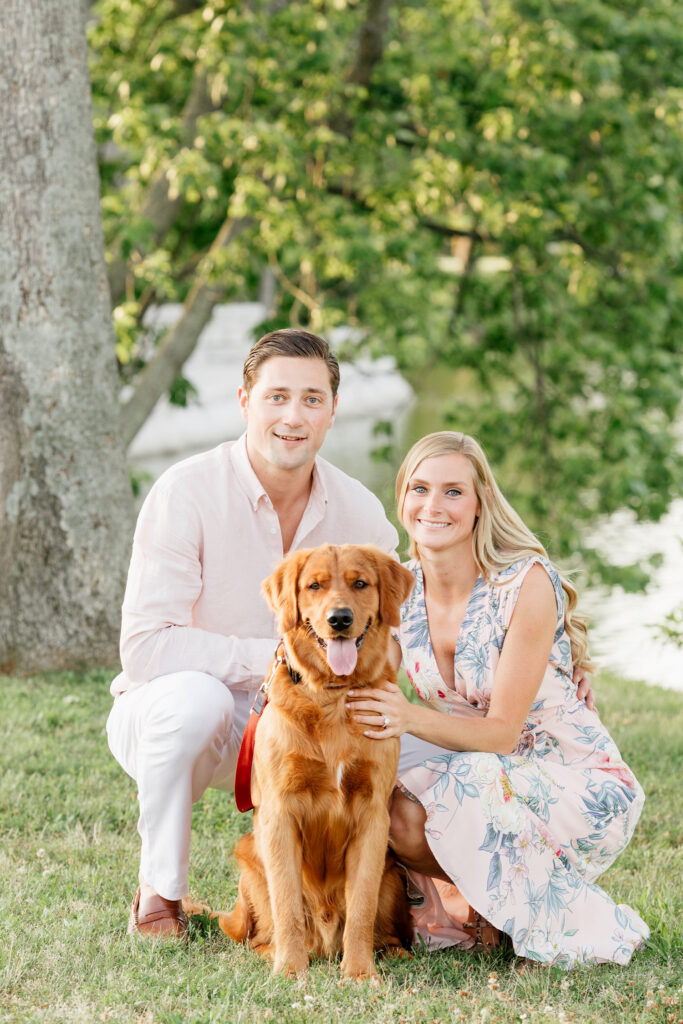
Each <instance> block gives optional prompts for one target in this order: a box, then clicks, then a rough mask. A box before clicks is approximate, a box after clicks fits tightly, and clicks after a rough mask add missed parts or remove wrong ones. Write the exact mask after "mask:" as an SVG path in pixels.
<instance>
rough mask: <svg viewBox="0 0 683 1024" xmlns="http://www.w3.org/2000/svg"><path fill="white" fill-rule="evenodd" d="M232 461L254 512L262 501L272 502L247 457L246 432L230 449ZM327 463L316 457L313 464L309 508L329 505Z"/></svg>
mask: <svg viewBox="0 0 683 1024" xmlns="http://www.w3.org/2000/svg"><path fill="white" fill-rule="evenodd" d="M230 461H231V463H232V467H233V469H234V471H235V475H236V477H237V479H238V481H239V483H240V485H241V487H242V489H243V490H244V493H245V494H246V496H247V498H248V499H249V502H250V504H251V507H252V508H253V510H254V512H255V511H256V510H257V508H258V504H259V502H260V501H263V499H265V500H266V501H268V502H270V498H269V497H268V495H267V493H266V491H265V488H264V486H263V484H262V483H261V481H260V480H259V478H258V477H257V476H256V473H255V472H254V468H253V466H252V464H251V462H250V461H249V456H248V455H247V434H246V431H245V432H244V433H243V434H242V435H241V436H240V437H239V438H238V439H237V440H236V441H235V443H234V444H233V445H232V447H231V449H230ZM326 465H327V464H326V462H325V460H324V459H321V458H319V457H316V460H315V463H314V464H313V485H312V487H311V495H310V498H309V500H308V508H311V507H315V506H316V505H326V504H327V488H326V487H325V481H324V475H325V467H326Z"/></svg>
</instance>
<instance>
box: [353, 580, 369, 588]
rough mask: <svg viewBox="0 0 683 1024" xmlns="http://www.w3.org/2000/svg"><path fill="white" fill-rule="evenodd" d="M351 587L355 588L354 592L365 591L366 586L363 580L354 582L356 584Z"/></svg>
mask: <svg viewBox="0 0 683 1024" xmlns="http://www.w3.org/2000/svg"><path fill="white" fill-rule="evenodd" d="M353 585H354V587H355V588H356V590H365V588H366V587H367V585H368V584H367V583H366V582H365V580H356V582H355V583H354V584H353Z"/></svg>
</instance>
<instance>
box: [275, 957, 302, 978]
mask: <svg viewBox="0 0 683 1024" xmlns="http://www.w3.org/2000/svg"><path fill="white" fill-rule="evenodd" d="M307 970H308V954H307V953H294V954H290V955H289V956H279V955H276V957H275V960H274V962H273V974H284V975H285V977H286V978H295V977H296V976H297V974H305V973H306V971H307Z"/></svg>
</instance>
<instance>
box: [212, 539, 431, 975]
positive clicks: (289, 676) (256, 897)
mask: <svg viewBox="0 0 683 1024" xmlns="http://www.w3.org/2000/svg"><path fill="white" fill-rule="evenodd" d="M412 583H413V577H412V575H411V573H410V572H408V570H407V569H404V568H403V567H402V566H401V565H399V564H398V562H396V561H395V560H394V559H392V558H390V557H389V556H388V555H386V554H384V552H382V551H380V550H378V549H377V548H373V547H369V546H358V545H351V544H345V545H343V546H339V547H335V546H332V545H329V544H328V545H324V546H323V547H320V548H315V549H312V550H307V551H295V552H292V553H291V554H290V555H289V556H288V557H287V558H285V559H284V561H283V562H282V563H281V564H280V565H279V566H278V568H277V569H276V570H275V572H274V573H273V574H272V576H269V577H268V579H267V580H266V581H265V583H264V584H263V593H264V594H265V596H266V598H267V600H268V602H269V604H270V606H271V607H272V608H273V610H274V611H275V612H276V613H277V615H278V617H279V625H280V630H281V632H282V636H283V642H284V659H283V660H281V661H280V662H279V663H278V662H276V663H275V665H274V666H273V669H272V671H271V682H270V686H269V690H268V703H267V704H266V706H265V708H264V710H263V713H262V716H261V719H260V722H259V725H258V729H257V730H256V740H255V746H254V760H253V768H252V779H251V785H252V800H253V803H254V827H253V832H251V833H249V834H248V835H245V836H243V837H242V839H241V840H240V841H239V843H238V845H237V848H236V850H235V854H236V857H237V860H238V863H239V865H240V868H241V874H240V881H239V895H238V899H237V903H236V905H235V907H234V909H233V910H232V912H231V913H229V914H221V915H220V916H219V923H220V926H221V928H222V929H223V930H224V931H225V932H226V933H227V934H228V935H229V936H230V937H231V938H233V939H235V940H237V941H241V942H245V941H248V942H249V945H250V946H251V947H252V949H254V950H256V951H257V952H259V953H261V954H262V955H264V956H268V957H270V958H272V960H273V961H274V967H273V972H274V973H276V974H277V973H284V974H295V973H299V972H303V971H305V970H306V969H307V967H308V957H309V953H313V954H314V955H318V956H324V957H332V956H334V955H335V954H337V953H338V952H343V958H342V963H341V970H342V975H343V976H345V977H347V978H356V979H364V978H376V977H377V972H376V970H375V966H374V959H373V951H374V950H380V949H381V950H385V951H387V952H390V953H398V954H400V955H402V954H403V950H404V949H405V948H406V947H407V946H409V945H410V943H411V940H412V926H411V923H410V915H409V911H408V907H407V901H406V897H405V888H404V883H403V879H402V876H401V873H400V869H399V868H398V867H397V865H396V863H395V861H394V860H393V857H392V856H391V854H390V853H388V852H387V839H388V833H389V814H388V804H389V798H390V796H391V792H392V789H393V786H394V782H395V779H396V772H397V767H398V754H399V741H398V739H395V738H394V739H390V740H385V741H382V742H378V741H376V740H372V739H368V737H366V736H364V735H363V727H362V726H359V725H357V724H356V723H354V722H353V721H352V720H351V718H350V715H349V713H348V711H347V709H346V696H347V693H348V691H349V689H351V688H352V687H353V689H354V690H358V689H360V688H361V687H364V686H382V685H383V684H384V683H385V682H387V681H391V682H395V681H396V673H395V672H394V671H393V670H392V668H391V667H390V665H389V662H388V659H387V649H388V643H389V642H390V635H389V634H390V627H391V626H392V625H398V622H399V607H400V605H401V604H402V602H403V601H404V600H405V599H406V597H407V596H408V594H409V593H410V589H411V586H412ZM378 727H381V723H379V722H378Z"/></svg>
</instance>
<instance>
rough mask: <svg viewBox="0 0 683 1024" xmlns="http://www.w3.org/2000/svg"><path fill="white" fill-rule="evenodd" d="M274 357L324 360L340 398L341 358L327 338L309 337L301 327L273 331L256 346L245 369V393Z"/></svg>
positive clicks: (334, 390) (245, 363)
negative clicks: (267, 361)
mask: <svg viewBox="0 0 683 1024" xmlns="http://www.w3.org/2000/svg"><path fill="white" fill-rule="evenodd" d="M274 356H287V357H288V358H290V359H291V358H294V359H323V360H324V361H325V363H327V369H328V371H329V374H330V387H331V388H332V397H333V398H335V397H336V395H337V390H338V388H339V363H338V362H337V357H336V356H335V355H334V354H333V353H332V352H331V351H330V346H329V345H328V344H327V342H326V341H325V340H324V339H323V338H319V337H318V335H317V334H309V332H308V331H301V330H299V328H298V327H285V328H283V329H282V330H280V331H271V332H270V334H264V335H263V337H262V338H259V340H258V341H257V342H255V343H254V344H253V345H252V347H251V348H250V349H249V353H248V355H247V358H246V359H245V360H244V367H243V370H242V374H243V381H244V390H245V391H246V392H247V394H248V393H249V392H250V391H251V389H252V387H253V386H254V384H255V383H256V379H257V377H258V373H259V369H260V367H261V365H262V364H263V363H265V362H266V360H267V359H272V358H273V357H274Z"/></svg>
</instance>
